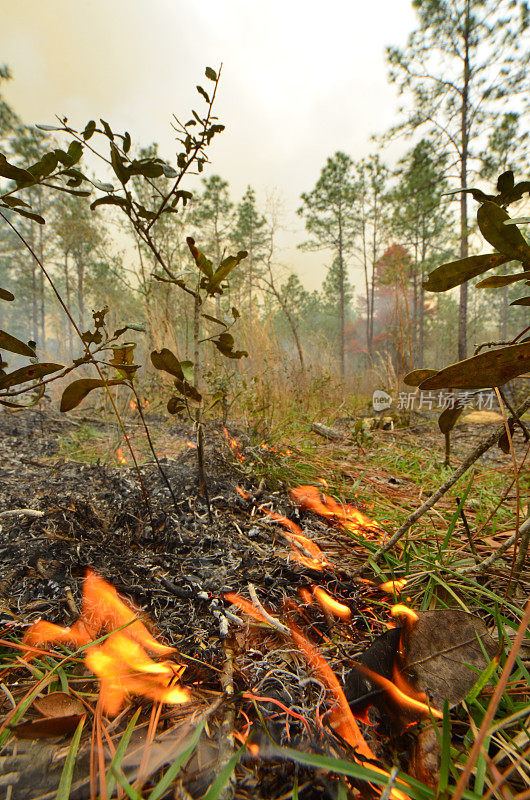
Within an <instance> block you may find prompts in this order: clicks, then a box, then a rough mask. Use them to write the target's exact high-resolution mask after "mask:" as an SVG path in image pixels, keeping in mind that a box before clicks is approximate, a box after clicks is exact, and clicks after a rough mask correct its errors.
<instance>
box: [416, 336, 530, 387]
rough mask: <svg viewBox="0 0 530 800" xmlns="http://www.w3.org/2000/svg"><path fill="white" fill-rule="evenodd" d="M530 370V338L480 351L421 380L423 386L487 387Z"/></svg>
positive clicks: (501, 383) (500, 383)
mask: <svg viewBox="0 0 530 800" xmlns="http://www.w3.org/2000/svg"><path fill="white" fill-rule="evenodd" d="M528 370H530V342H523V343H521V344H512V345H508V346H507V347H499V348H497V349H495V350H488V351H486V352H485V353H479V355H478V356H473V357H472V358H466V359H465V360H464V361H459V362H458V363H456V364H451V366H449V367H446V368H445V369H442V370H440V371H439V372H437V373H436V375H433V376H432V377H429V378H427V379H426V380H425V381H423V382H422V383H420V389H445V388H448V387H451V388H452V389H485V388H490V387H492V386H502V385H503V384H504V383H506V381H509V380H512V378H516V377H517V376H518V375H524V373H525V372H528Z"/></svg>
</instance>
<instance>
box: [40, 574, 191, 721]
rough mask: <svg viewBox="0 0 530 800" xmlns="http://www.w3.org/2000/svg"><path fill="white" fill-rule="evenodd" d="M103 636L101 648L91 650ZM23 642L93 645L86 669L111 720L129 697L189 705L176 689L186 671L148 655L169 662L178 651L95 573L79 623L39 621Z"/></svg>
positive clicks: (87, 585) (88, 576) (85, 593)
mask: <svg viewBox="0 0 530 800" xmlns="http://www.w3.org/2000/svg"><path fill="white" fill-rule="evenodd" d="M118 629H119V630H118ZM105 634H106V635H107V638H106V639H104V641H103V642H102V643H100V644H99V643H98V644H92V645H90V643H91V642H94V641H95V640H96V639H98V638H100V637H101V636H103V635H105ZM24 642H25V644H27V645H30V646H40V645H43V644H50V643H53V642H64V643H70V644H73V645H75V646H76V647H83V646H85V645H90V646H89V647H88V648H87V651H86V658H85V663H86V665H87V666H88V667H89V668H90V669H91V670H92V672H94V673H95V674H96V675H97V676H98V678H99V679H100V698H101V704H102V707H103V709H104V711H105V712H106V713H108V714H109V715H115V714H117V713H118V711H119V710H120V708H121V707H122V706H123V704H124V703H125V701H126V699H127V697H128V696H129V695H139V696H141V697H147V698H149V699H152V700H156V701H158V702H162V703H168V704H176V703H185V702H188V701H189V699H190V696H189V693H188V691H187V690H186V689H184V688H182V687H181V686H176V685H174V684H175V681H176V680H178V679H179V678H180V675H181V673H182V671H183V669H184V668H183V667H182V666H181V665H180V664H177V663H176V662H170V661H163V662H161V663H157V662H155V661H153V660H152V659H151V658H150V657H149V655H148V653H151V654H152V655H155V656H168V655H170V654H171V653H174V652H175V650H174V648H172V647H168V646H167V645H165V644H162V642H159V641H158V640H157V639H155V638H154V636H153V635H152V634H151V633H150V632H149V631H148V630H147V628H146V626H145V625H144V623H143V622H141V621H140V620H139V619H138V612H137V610H136V609H135V608H134V607H133V606H132V605H130V604H128V603H127V602H125V601H124V600H122V599H121V598H120V596H119V595H118V592H117V591H116V589H115V588H114V587H113V586H111V584H110V583H107V581H105V580H104V579H103V578H100V577H99V575H96V573H95V572H93V570H91V569H88V570H87V573H86V577H85V580H84V583H83V601H82V606H81V614H80V616H79V619H78V620H77V621H76V622H75V623H74V624H73V625H72V626H70V627H68V628H62V627H60V626H59V625H54V624H53V623H51V622H46V621H45V620H40V621H38V622H36V623H35V624H34V625H32V626H31V628H29V630H28V631H27V633H26V635H25V637H24Z"/></svg>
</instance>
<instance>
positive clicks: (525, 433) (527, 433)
mask: <svg viewBox="0 0 530 800" xmlns="http://www.w3.org/2000/svg"><path fill="white" fill-rule="evenodd" d="M498 392H499V394H500V396H501V398H502V401H503V403H504V405H505V406H506V408H507V409H508V411H509V412H510V414H511V415H512V419H513V420H514V422H515V424H516V425H519V427H520V428H521V430H522V432H523V436H524V439H525V442H527V441H528V440H529V439H530V431H529V430H528V428H527V427H526V425H525V424H524V422H523V421H522V420H520V419H519V417H518V416H517V412H516V411H514V409H513V406H512V405H510V401H509V400H508V398H507V397H506V393H505V392H503V390H502V389H501V388H500V387H499V388H498Z"/></svg>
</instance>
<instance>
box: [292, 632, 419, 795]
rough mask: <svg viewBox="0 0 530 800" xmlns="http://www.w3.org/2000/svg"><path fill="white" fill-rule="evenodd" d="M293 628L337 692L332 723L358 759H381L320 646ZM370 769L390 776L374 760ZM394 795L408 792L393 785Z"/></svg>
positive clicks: (296, 638) (330, 687)
mask: <svg viewBox="0 0 530 800" xmlns="http://www.w3.org/2000/svg"><path fill="white" fill-rule="evenodd" d="M290 629H291V635H292V637H293V640H294V643H295V644H296V646H297V647H298V649H299V650H300V651H301V652H302V653H303V654H304V656H305V658H306V660H307V662H308V663H309V664H310V665H311V666H312V667H313V669H314V670H315V672H316V674H317V676H318V678H319V679H320V680H321V681H322V683H323V684H324V685H325V686H326V687H327V688H328V690H329V691H330V692H331V694H332V695H333V698H334V700H335V706H334V708H333V709H332V710H331V712H330V723H331V727H332V728H333V729H334V730H335V731H336V732H337V733H338V734H339V735H340V736H342V738H343V739H344V740H345V741H346V742H348V744H349V745H350V746H351V747H353V748H354V750H355V752H356V755H357V756H359V758H357V759H356V760H357V761H359V762H360V763H363V761H365V760H366V759H370V761H375V760H377V759H376V756H375V754H374V753H373V752H372V750H371V749H370V747H369V745H368V743H367V742H366V739H365V738H364V736H363V735H362V733H361V731H360V729H359V726H358V725H357V722H356V721H355V718H354V716H353V713H352V710H351V708H350V706H349V704H348V701H347V700H346V695H345V694H344V692H343V690H342V687H341V685H340V683H339V680H338V678H337V676H336V675H335V673H334V672H333V670H332V669H331V667H330V666H329V664H328V663H327V661H326V660H325V658H324V657H323V656H321V655H320V653H319V652H318V650H316V648H315V647H313V645H312V644H311V643H310V642H309V641H308V640H307V639H306V638H305V637H304V636H302V634H301V633H300V631H299V630H298V629H297V628H296V627H295V625H293V624H292V623H291V625H290ZM370 769H372V770H374V771H375V772H379V773H380V774H381V775H384V776H385V777H386V778H389V774H388V773H387V772H386V771H385V770H383V769H381V768H380V767H377V766H375V765H374V764H370ZM390 797H391V798H392V800H408V797H407V795H406V794H404V792H401V791H400V790H399V789H392V791H391V792H390Z"/></svg>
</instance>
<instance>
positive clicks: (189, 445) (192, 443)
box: [186, 442, 197, 450]
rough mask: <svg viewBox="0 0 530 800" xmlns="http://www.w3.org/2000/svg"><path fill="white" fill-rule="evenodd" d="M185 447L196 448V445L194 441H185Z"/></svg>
mask: <svg viewBox="0 0 530 800" xmlns="http://www.w3.org/2000/svg"><path fill="white" fill-rule="evenodd" d="M186 447H189V448H191V449H192V450H196V449H197V445H196V444H195V442H186Z"/></svg>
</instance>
